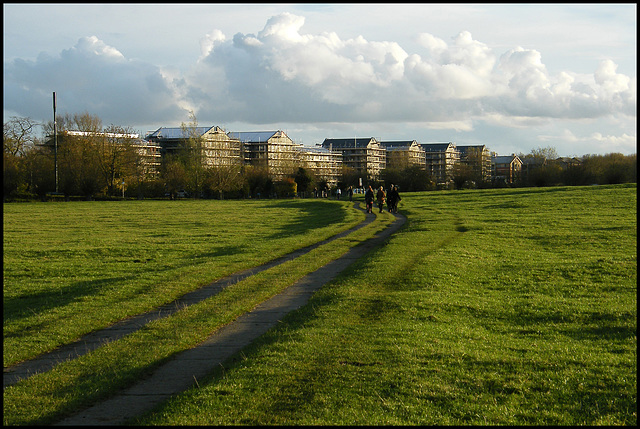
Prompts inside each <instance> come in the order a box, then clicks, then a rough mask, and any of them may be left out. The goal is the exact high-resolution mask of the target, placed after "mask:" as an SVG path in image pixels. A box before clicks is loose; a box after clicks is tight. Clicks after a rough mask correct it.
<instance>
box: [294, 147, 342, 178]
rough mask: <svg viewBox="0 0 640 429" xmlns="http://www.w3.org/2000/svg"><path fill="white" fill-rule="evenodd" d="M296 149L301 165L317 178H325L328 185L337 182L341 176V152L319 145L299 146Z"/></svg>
mask: <svg viewBox="0 0 640 429" xmlns="http://www.w3.org/2000/svg"><path fill="white" fill-rule="evenodd" d="M297 150H298V154H299V160H300V164H299V165H300V166H301V167H304V168H306V169H308V170H309V171H310V172H311V173H312V174H313V175H314V176H315V177H317V178H318V179H320V180H326V181H327V184H328V185H329V186H336V185H337V184H338V181H339V180H340V179H341V176H342V153H340V152H337V151H330V150H329V149H325V148H323V147H320V146H317V147H310V146H300V147H298V148H297Z"/></svg>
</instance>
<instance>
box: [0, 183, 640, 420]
mask: <svg viewBox="0 0 640 429" xmlns="http://www.w3.org/2000/svg"><path fill="white" fill-rule="evenodd" d="M402 197H403V200H402V202H401V211H402V212H403V213H404V214H405V215H406V216H407V219H408V221H407V224H406V226H405V227H404V228H403V229H402V230H401V231H400V232H398V233H396V234H395V235H394V236H393V237H392V238H391V239H390V240H389V242H388V244H386V245H385V246H383V247H381V248H379V249H377V250H375V251H374V252H372V253H371V254H369V255H368V256H367V257H366V258H364V259H363V260H361V261H358V262H356V263H355V264H354V265H353V266H352V267H350V268H348V269H347V270H346V272H344V273H343V274H342V275H340V276H339V277H338V278H337V279H336V280H334V281H333V282H331V283H330V284H328V285H326V286H325V287H324V288H323V289H321V290H320V291H319V292H318V293H317V294H316V295H315V296H314V297H313V298H312V300H311V301H310V303H309V305H308V306H306V307H305V308H303V309H301V310H299V311H296V312H294V313H292V314H290V315H289V316H287V318H286V319H285V320H284V321H283V322H284V323H281V324H280V325H279V327H278V328H277V329H274V330H272V331H270V332H269V333H267V334H266V335H265V336H263V337H262V338H261V339H260V340H259V341H258V342H257V343H255V344H253V345H252V346H250V347H249V348H248V349H246V350H244V351H243V352H242V354H241V355H239V356H238V357H237V358H236V359H234V360H233V361H231V362H229V363H228V364H227V365H226V366H225V368H224V369H219V370H217V371H215V372H214V373H212V374H211V376H210V378H209V379H208V380H199V388H198V389H193V390H190V391H188V392H185V393H184V394H182V395H179V396H177V397H176V398H174V399H172V400H171V401H169V402H167V403H166V404H165V405H164V406H163V407H161V408H160V409H158V410H157V411H156V412H154V413H152V414H150V415H148V416H145V417H143V418H141V419H139V420H137V421H136V422H135V423H138V424H152V425H204V424H208V425H213V424H220V425H222V424H226V425H230V424H295V425H298V424H300V425H303V424H325V425H334V424H354V425H355V424H397V425H400V424H408V425H415V424H434V425H436V424H439V425H445V424H446V425H449V424H463V425H472V424H473V425H477V424H500V425H504V424H518V425H529V424H540V425H552V424H553V425H583V424H586V425H592V424H594V425H596V424H601V425H603V424H615V425H618V424H624V425H635V424H637V364H636V358H637V323H636V321H637V295H636V293H637V287H636V282H637V247H636V246H637V237H636V233H637V209H636V203H637V197H636V186H635V185H627V186H598V187H580V188H541V189H510V190H509V189H505V190H484V191H456V192H431V193H416V194H403V195H402ZM143 203H144V202H143ZM193 203H194V204H195V203H198V202H193ZM306 203H314V202H313V201H300V202H282V201H273V202H264V203H261V204H265V206H264V210H265V212H267V213H270V212H271V211H272V210H271V209H272V208H273V211H274V212H279V211H282V210H284V211H285V212H286V209H287V208H289V209H292V210H294V211H295V210H303V211H304V209H302V208H292V207H291V206H287V204H291V205H293V206H294V207H296V204H298V205H304V204H306ZM74 204H83V203H74ZM87 204H95V203H87ZM164 204H165V205H167V204H169V203H167V202H164ZM228 204H230V205H233V204H238V205H242V204H244V202H228ZM340 204H341V203H340ZM10 206H11V205H9V204H5V206H4V207H5V227H6V225H7V215H6V212H7V209H10ZM61 206H62V207H75V206H74V205H73V204H64V205H61ZM86 207H92V206H90V205H89V206H86ZM332 207H333V206H332ZM85 210H86V211H87V210H88V209H87V208H85ZM158 210H161V209H158ZM241 211H242V210H241V209H239V210H236V212H241ZM316 211H318V210H317V209H315V210H306V211H305V213H307V214H308V213H309V212H314V213H315V212H316ZM89 212H90V211H89ZM331 213H343V214H342V215H339V218H340V220H339V221H338V223H340V222H342V225H344V227H343V229H346V228H347V227H348V225H350V224H351V223H352V222H353V221H355V222H357V219H358V215H357V214H353V215H349V213H350V210H349V209H348V207H345V208H344V209H341V210H340V209H339V210H333V211H331ZM340 216H341V217H340ZM350 216H353V218H350ZM274 217H275V218H278V216H274ZM302 217H303V216H302V215H300V214H298V215H297V216H296V215H294V216H292V218H293V219H296V218H297V219H298V225H300V227H301V231H300V234H301V235H302V236H303V237H304V235H305V232H306V233H307V235H308V236H309V237H310V239H311V237H315V233H316V231H315V230H311V229H309V228H306V229H305V228H304V227H302V226H301V224H302V222H299V220H300V218H302ZM281 221H282V222H283V223H284V224H286V225H288V228H287V229H286V230H287V231H289V230H291V229H290V227H291V226H292V225H293V224H295V223H296V222H295V220H292V219H288V220H281ZM386 221H388V219H387V218H386V217H384V216H382V217H380V222H379V223H377V224H372V227H371V229H370V230H368V231H362V232H361V236H360V238H361V239H363V238H366V236H368V235H370V234H371V233H372V231H374V230H375V229H376V228H379V227H380V225H383V224H384V222H386ZM273 222H278V221H277V220H274V221H273ZM115 224H117V222H112V225H115ZM327 225H328V224H327ZM375 225H378V226H375ZM28 228H29V226H28V219H26V218H25V219H24V225H23V226H21V227H15V226H14V229H15V230H16V231H28ZM233 228H234V227H233V225H231V226H229V231H230V232H229V234H230V235H233V231H232V230H233ZM327 228H328V229H330V228H329V227H327ZM274 229H276V230H279V231H280V234H281V235H282V239H283V240H287V239H288V238H289V237H286V235H287V234H286V233H285V234H282V231H284V230H285V229H283V228H282V227H279V226H277V225H274ZM328 229H327V230H328ZM294 230H295V229H294ZM113 231H119V227H115V226H114V228H113ZM297 232H298V231H296V233H297ZM114 233H115V232H114ZM167 233H168V234H169V236H168V237H170V236H171V234H173V232H171V231H167ZM182 234H186V235H187V236H188V235H189V234H190V233H189V232H182ZM265 234H266V235H267V236H274V235H277V234H278V233H277V232H273V231H270V232H265ZM20 235H21V236H23V239H22V243H21V244H18V243H19V242H16V243H15V244H11V243H13V242H11V241H9V242H8V241H7V236H6V233H5V253H6V250H7V248H13V249H14V250H15V249H20V246H22V251H16V253H18V254H20V253H25V252H28V251H27V250H25V249H29V246H28V244H27V242H25V240H27V237H29V234H18V236H20ZM35 235H37V234H35ZM197 236H198V234H195V236H194V237H197ZM168 237H166V238H165V239H166V240H167V243H168V242H171V241H172V240H171V238H168ZM188 240H189V241H193V242H194V249H197V248H198V246H197V243H196V242H197V240H196V239H191V238H189V239H188ZM232 241H233V240H231V242H232ZM257 241H259V239H257V238H254V239H253V240H250V242H251V243H255V246H260V245H261V243H258V242H257ZM296 241H297V240H296V239H293V240H291V241H289V243H291V246H295V245H296V244H295V243H296ZM200 244H202V243H200ZM350 245H352V244H351V243H350V242H349V241H348V240H344V241H342V242H340V243H335V244H334V245H333V247H331V248H330V249H323V250H324V251H320V250H319V251H318V252H312V253H310V254H308V255H306V256H305V257H303V258H301V260H299V261H291V262H290V263H287V264H288V265H287V266H283V267H280V268H278V269H277V270H274V271H273V272H265V273H264V274H261V275H260V276H256V277H257V278H253V279H247V281H246V282H241V283H239V284H238V285H237V286H238V287H237V290H236V291H235V292H234V293H231V291H230V293H229V295H228V296H221V297H218V298H217V299H216V300H208V301H205V302H203V303H201V304H198V305H196V306H193V307H194V308H189V309H187V310H185V311H183V312H179V313H177V314H176V315H175V316H172V317H171V318H168V319H167V320H162V321H159V322H154V324H153V326H152V327H150V329H148V330H146V331H145V332H140V333H139V334H136V335H132V336H130V337H129V338H126V339H123V340H120V341H116V342H114V343H112V344H109V346H108V347H104V348H102V349H98V350H96V351H95V352H93V353H91V354H90V355H87V356H86V357H84V358H83V359H79V360H78V362H70V363H68V364H64V365H61V368H60V369H58V368H56V370H54V371H51V374H43V375H42V376H37V377H32V378H31V379H29V380H26V381H25V382H22V383H19V384H18V385H16V386H12V387H9V388H7V389H6V390H5V395H4V423H5V424H37V423H47V422H51V421H54V420H55V417H56V416H59V415H63V414H64V413H66V412H69V411H71V410H72V409H73V408H74V407H75V406H79V405H81V404H82V401H83V399H82V397H83V396H87V395H89V396H91V394H92V393H91V392H94V391H97V393H95V394H94V396H93V399H94V400H95V399H98V398H99V397H101V396H105V395H108V394H109V392H110V391H112V389H115V388H117V387H119V386H122V385H126V384H127V383H128V382H130V381H131V380H132V379H133V378H135V376H136V374H140V369H138V370H134V369H133V367H134V365H131V364H129V367H130V368H132V369H131V370H130V371H129V374H130V375H131V378H127V376H126V374H125V375H123V376H119V375H118V374H117V372H118V371H119V368H120V367H121V366H124V367H127V363H126V360H127V356H131V355H130V354H127V353H130V352H129V351H130V350H131V349H144V348H145V347H146V348H148V349H149V350H148V351H146V352H145V351H142V350H141V351H139V352H138V354H136V355H135V356H136V359H138V361H139V362H141V364H140V365H141V366H142V367H143V370H144V365H154V364H155V363H157V361H156V360H154V359H151V358H146V357H145V356H147V355H149V356H151V355H157V354H158V353H160V354H162V353H170V351H169V352H167V350H171V347H174V348H176V347H178V345H177V344H178V343H180V344H189V343H190V342H192V341H194V336H196V334H194V333H193V332H194V331H196V332H198V334H197V335H205V334H206V332H207V330H208V329H210V327H211V326H213V325H215V323H214V322H212V321H211V320H210V319H211V314H212V313H214V312H215V310H216V309H217V310H218V311H219V310H220V309H222V308H227V307H229V306H230V305H231V303H236V302H239V301H241V300H242V299H241V297H245V296H246V295H255V291H256V290H261V288H262V286H259V285H265V284H267V285H270V284H275V285H274V286H273V287H274V289H271V290H270V291H265V292H264V294H265V296H266V295H268V294H270V293H274V291H276V290H278V289H280V288H282V287H285V286H286V284H287V283H290V282H292V281H294V278H295V277H296V276H297V275H299V274H300V273H301V272H303V271H305V270H309V269H312V266H313V265H314V264H321V263H322V261H323V258H324V260H329V259H330V258H332V257H335V256H336V255H338V254H340V253H341V252H343V251H344V249H345V248H347V247H348V246H350ZM12 246H13V247H12ZM58 246H59V248H60V249H61V250H62V249H64V247H65V246H64V244H63V243H60V244H59V245H58ZM226 246H230V244H227V245H226ZM53 247H55V246H53ZM107 247H108V246H107ZM167 247H168V248H170V247H171V246H169V245H167ZM146 248H147V250H145V252H147V253H146V254H150V253H151V252H153V250H152V249H151V248H150V245H149V243H148V244H147V245H146ZM263 251H264V249H263ZM87 253H89V252H85V254H87ZM203 253H206V251H203ZM258 254H259V252H258ZM223 255H224V253H223V252H220V254H219V255H218V257H222V256H223ZM40 257H41V258H43V257H45V256H43V255H40ZM131 257H133V256H131ZM136 258H138V257H137V256H136ZM146 258H149V259H151V260H153V259H154V258H152V257H150V256H146ZM138 259H140V258H138ZM188 261H189V260H188V259H186V260H183V263H184V266H185V268H184V270H185V271H186V272H190V270H189V269H188V267H189V266H190V264H189V263H188ZM78 264H79V265H80V266H82V265H83V264H82V263H78ZM46 265H47V264H46V263H44V264H43V265H42V266H43V267H44V266H46ZM60 267H64V264H63V263H62V262H61V263H60ZM12 270H13V271H12ZM21 270H22V268H21V267H20V266H12V264H8V263H7V259H6V256H5V290H4V295H5V309H4V310H5V313H6V312H7V309H6V305H7V303H6V301H7V296H8V294H10V293H14V294H16V296H13V298H14V301H15V302H18V299H19V298H17V296H18V295H19V293H16V291H10V290H8V289H7V284H11V283H10V282H7V279H8V278H10V276H9V274H11V275H12V276H14V277H18V278H19V277H20V276H16V275H15V274H12V273H20V272H23V271H21ZM60 270H62V268H60ZM69 270H71V269H70V268H69ZM196 271H197V270H196ZM285 273H288V274H289V276H290V277H289V278H285ZM23 274H24V273H23ZM296 274H297V275H296ZM167 279H169V277H167ZM277 279H282V280H277ZM26 283H28V282H26ZM26 283H25V284H26ZM53 284H55V281H52V283H51V285H53ZM50 287H53V286H50ZM234 288H235V286H234ZM80 289H81V288H76V289H74V290H80ZM22 290H23V292H22V293H23V294H24V293H25V292H24V291H25V288H24V287H23V289H22ZM93 295H97V296H101V295H100V294H97V293H95V291H93V292H91V291H90V292H85V293H83V294H78V296H79V298H80V299H77V300H79V301H84V302H91V301H92V300H93V298H91V297H92V296H93ZM133 296H135V294H133ZM53 298H55V296H53V297H52V298H51V299H53ZM128 299H130V298H127V299H125V300H123V301H126V300H128ZM10 302H13V301H10ZM146 305H150V304H146ZM243 305H244V304H238V306H237V310H233V311H242V308H244V307H243ZM16 306H17V307H16V309H14V310H13V311H14V313H19V311H21V310H20V306H19V305H18V304H16ZM49 311H50V309H49V307H47V306H43V307H42V309H41V310H40V313H42V314H46V313H48V312H49ZM27 313H28V312H24V314H27ZM19 314H23V313H19ZM25 317H26V316H25ZM87 318H89V317H87ZM79 319H83V318H82V317H79ZM6 323H7V320H6V316H5V325H6ZM6 329H7V328H6V327H5V339H4V342H5V349H6V344H7V341H8V339H11V338H13V337H7V334H6V332H7V331H6ZM14 336H15V337H18V338H19V337H20V335H19V330H16V331H15V335H14ZM25 337H26V335H25ZM19 342H20V341H19V340H16V343H19ZM103 349H104V350H103ZM158 350H160V352H159V351H158ZM114 355H115V356H120V358H118V359H116V358H112V356H114ZM141 356H142V357H143V358H140V357H141ZM129 359H130V357H129ZM6 361H7V356H6V352H5V362H6ZM118 376H119V377H120V378H119V379H117V380H115V381H112V380H113V379H114V378H118ZM105 385H109V386H106V387H105ZM87 392H89V393H87ZM25 408H28V409H29V410H26V409H25ZM38 410H44V411H38Z"/></svg>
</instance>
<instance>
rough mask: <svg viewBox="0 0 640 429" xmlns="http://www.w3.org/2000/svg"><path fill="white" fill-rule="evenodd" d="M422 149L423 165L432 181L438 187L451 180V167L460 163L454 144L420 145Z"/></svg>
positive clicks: (458, 153)
mask: <svg viewBox="0 0 640 429" xmlns="http://www.w3.org/2000/svg"><path fill="white" fill-rule="evenodd" d="M420 146H421V147H422V149H424V153H425V165H426V169H427V171H428V172H429V173H430V174H431V177H432V178H433V180H434V181H435V182H436V183H437V184H439V185H446V184H449V183H450V182H451V180H452V170H453V166H454V165H455V164H457V163H458V162H460V152H459V151H458V149H457V148H456V145H455V143H452V142H447V143H421V144H420Z"/></svg>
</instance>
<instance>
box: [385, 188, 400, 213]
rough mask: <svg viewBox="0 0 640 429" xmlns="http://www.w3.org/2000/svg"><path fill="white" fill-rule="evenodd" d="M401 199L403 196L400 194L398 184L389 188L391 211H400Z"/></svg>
mask: <svg viewBox="0 0 640 429" xmlns="http://www.w3.org/2000/svg"><path fill="white" fill-rule="evenodd" d="M401 199H402V198H400V194H399V193H398V187H397V186H394V187H393V188H392V189H390V190H389V195H388V201H389V202H388V205H389V212H392V213H398V203H399V202H400V200H401Z"/></svg>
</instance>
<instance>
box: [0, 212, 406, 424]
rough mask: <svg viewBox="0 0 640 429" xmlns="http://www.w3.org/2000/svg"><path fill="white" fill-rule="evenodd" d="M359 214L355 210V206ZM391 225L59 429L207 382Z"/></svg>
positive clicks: (34, 364)
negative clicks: (200, 380)
mask: <svg viewBox="0 0 640 429" xmlns="http://www.w3.org/2000/svg"><path fill="white" fill-rule="evenodd" d="M356 208H357V204H356ZM395 216H396V219H395V221H394V222H393V223H392V224H391V225H389V226H388V227H387V228H386V229H385V230H383V231H382V232H380V233H378V234H377V235H375V236H374V237H372V238H370V239H368V240H365V241H364V242H362V243H360V244H359V245H358V246H355V247H353V248H351V249H350V250H349V251H348V252H347V253H345V254H344V255H342V256H341V257H340V258H338V259H336V260H334V261H332V262H330V263H328V264H326V265H325V266H323V267H321V268H319V269H318V270H316V271H314V272H312V273H310V274H308V275H306V276H305V277H303V278H302V279H300V280H299V281H298V282H296V283H294V284H293V285H291V286H289V287H288V288H287V289H285V290H284V291H283V292H282V293H280V294H278V295H276V296H274V297H272V298H270V299H268V300H266V301H264V302H262V303H261V304H259V305H258V306H256V307H255V308H254V309H253V310H252V311H250V312H248V313H245V314H244V315H242V316H240V317H238V318H237V319H236V320H234V321H233V322H231V323H229V324H228V325H225V326H224V327H222V328H221V329H219V330H217V331H216V332H215V333H213V334H212V335H211V336H210V337H209V338H207V339H206V340H205V341H204V342H202V343H201V344H199V345H198V346H196V347H194V348H192V349H188V350H185V351H183V352H181V353H178V354H176V355H175V356H174V357H173V358H172V359H171V360H170V361H169V362H167V363H166V364H164V365H162V366H160V367H159V368H157V369H156V370H155V371H154V372H153V373H152V374H151V375H150V376H148V377H146V378H145V379H142V380H140V382H138V383H137V384H135V385H133V386H131V387H129V388H127V389H125V390H123V391H122V392H120V393H118V394H116V395H115V396H113V397H111V398H109V399H107V400H106V401H104V402H101V403H98V404H96V405H94V406H92V407H90V408H87V409H85V410H83V411H81V412H79V413H77V414H75V415H73V416H71V417H68V418H66V419H64V420H62V421H60V422H59V423H58V425H118V424H123V423H125V422H126V421H127V420H128V419H131V418H133V417H136V416H139V415H141V414H143V413H145V412H147V411H150V410H152V409H153V408H154V407H155V406H157V405H158V404H160V403H161V402H163V401H165V400H166V399H168V398H169V397H171V396H172V395H175V394H177V393H179V392H182V391H184V390H186V389H188V388H190V387H191V386H193V385H195V384H197V382H198V379H201V378H203V377H204V376H206V375H207V374H208V373H209V372H210V371H211V370H212V369H213V368H215V367H217V366H220V365H221V364H222V363H223V362H224V361H225V360H227V359H229V358H231V357H232V356H233V355H234V354H235V353H237V352H238V351H240V350H241V349H242V348H243V347H245V346H247V345H248V344H250V343H251V342H252V341H254V340H255V339H257V338H258V337H259V336H261V335H262V334H264V333H265V332H267V331H268V330H269V329H270V328H272V327H273V326H275V325H276V324H277V323H278V322H279V321H280V320H281V319H282V318H283V317H284V316H285V315H286V314H287V313H289V312H291V311H293V310H296V309H298V308H300V307H302V306H304V305H305V304H306V303H307V301H308V300H309V298H310V297H311V295H313V293H314V292H315V291H316V290H318V289H319V288H320V287H322V286H323V285H324V284H326V283H327V282H329V281H331V280H332V279H333V278H335V277H336V276H337V275H338V274H339V273H340V272H342V271H343V270H344V269H345V268H346V267H348V266H349V265H351V264H352V263H353V262H354V261H355V260H357V259H359V258H361V257H362V256H364V255H365V254H366V253H367V252H369V251H370V250H371V249H373V248H374V247H377V246H379V245H380V244H381V243H382V242H384V240H386V239H387V238H388V237H389V236H390V235H391V234H393V233H394V232H395V231H397V230H398V229H399V228H400V227H401V226H402V225H403V224H404V222H405V218H404V216H402V215H398V214H396V215H395ZM374 219H375V215H373V214H368V215H367V218H366V220H365V221H364V222H362V223H360V224H358V225H357V226H355V227H353V228H351V229H349V230H347V231H344V232H343V233H341V234H338V235H336V236H333V237H331V238H329V239H327V240H324V241H322V242H319V243H316V244H314V245H312V246H308V247H305V248H303V249H299V250H297V251H295V252H292V253H290V254H288V255H285V256H283V257H281V258H278V259H276V260H274V261H271V262H269V263H267V264H265V265H261V266H259V267H255V268H251V269H248V270H245V271H242V272H240V273H236V274H234V275H231V276H228V277H225V278H223V279H221V280H219V281H217V282H215V283H212V284H210V285H208V286H205V287H203V288H201V289H198V290H196V291H193V292H191V293H189V294H186V295H184V296H182V297H181V298H179V299H178V300H176V301H174V302H172V303H170V304H167V305H165V306H163V307H161V308H158V309H155V310H153V311H151V312H148V313H145V314H141V315H138V316H135V317H132V318H129V319H126V320H124V321H121V322H119V323H117V324H115V325H113V326H111V327H109V328H106V329H103V330H100V331H96V332H93V333H91V334H88V335H86V336H85V337H83V338H81V339H80V340H79V341H77V342H75V343H73V344H69V345H67V346H64V347H61V348H59V349H58V350H56V351H54V352H52V353H48V354H46V355H43V356H41V357H39V358H37V359H33V360H31V361H27V362H23V363H21V364H19V365H15V366H12V367H10V368H5V369H4V374H3V385H4V387H7V386H9V385H11V384H15V383H16V382H18V381H19V380H20V379H23V378H26V377H28V376H30V375H32V374H35V373H40V372H45V371H48V370H50V369H51V368H53V366H55V365H56V364H58V363H59V362H62V361H65V360H69V359H73V358H75V357H78V356H81V355H83V354H85V353H88V352H90V351H91V350H94V349H95V348H97V347H99V346H100V345H101V344H104V343H105V342H107V341H113V340H116V339H118V338H121V337H123V336H125V335H127V334H129V333H131V332H134V331H135V330H137V329H140V328H141V327H142V326H144V325H145V324H147V323H149V322H150V321H152V320H156V319H159V318H161V317H166V316H168V315H169V314H171V313H173V312H175V311H177V310H178V309H180V308H184V307H185V306H186V305H191V304H195V303H197V302H200V301H202V300H204V299H206V298H208V297H210V296H212V295H215V294H216V293H219V292H220V291H221V290H222V289H224V288H225V287H227V286H229V285H232V284H234V283H237V282H238V281H240V280H242V279H244V278H246V277H248V276H250V275H254V274H257V273H258V272H261V271H264V270H266V269H269V268H272V267H274V266H276V265H279V264H281V263H283V262H286V261H289V260H292V259H294V258H297V257H299V256H301V255H303V254H305V253H307V252H309V251H311V250H313V249H315V248H317V247H319V246H321V245H323V244H326V243H328V242H330V241H332V240H335V239H337V238H339V237H343V236H346V235H348V234H350V233H352V232H353V231H355V230H357V229H359V228H362V227H363V226H365V225H367V224H368V223H370V222H372V221H373V220H374Z"/></svg>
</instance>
